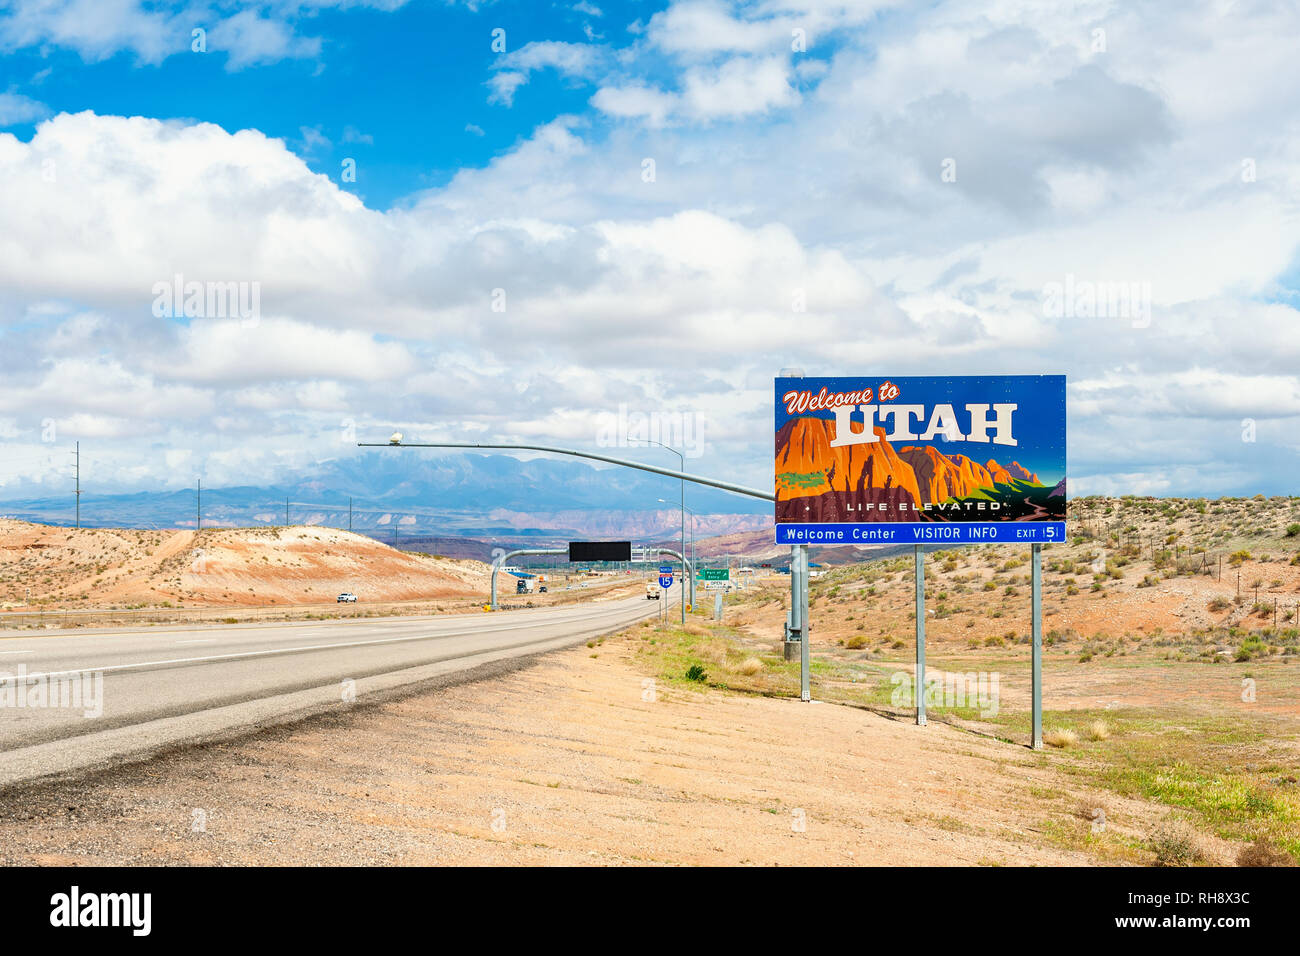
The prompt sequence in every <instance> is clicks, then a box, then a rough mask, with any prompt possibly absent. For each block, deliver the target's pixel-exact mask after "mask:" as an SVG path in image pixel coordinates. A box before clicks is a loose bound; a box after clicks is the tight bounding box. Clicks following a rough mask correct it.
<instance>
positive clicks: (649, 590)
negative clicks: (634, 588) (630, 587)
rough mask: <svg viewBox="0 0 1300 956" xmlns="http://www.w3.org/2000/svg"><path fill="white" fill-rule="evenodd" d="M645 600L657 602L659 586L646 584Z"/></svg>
mask: <svg viewBox="0 0 1300 956" xmlns="http://www.w3.org/2000/svg"><path fill="white" fill-rule="evenodd" d="M645 598H646V600H647V601H658V600H659V585H657V584H647V585H646V586H645Z"/></svg>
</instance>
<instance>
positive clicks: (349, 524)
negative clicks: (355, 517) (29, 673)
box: [348, 495, 352, 531]
mask: <svg viewBox="0 0 1300 956" xmlns="http://www.w3.org/2000/svg"><path fill="white" fill-rule="evenodd" d="M348 530H349V531H351V530H352V496H351V495H349V496H348Z"/></svg>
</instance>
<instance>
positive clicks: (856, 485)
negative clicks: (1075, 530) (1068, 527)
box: [776, 375, 1065, 544]
mask: <svg viewBox="0 0 1300 956" xmlns="http://www.w3.org/2000/svg"><path fill="white" fill-rule="evenodd" d="M776 540H777V543H778V544H859V543H884V544H888V543H897V544H904V543H908V544H912V543H918V542H951V543H963V542H967V543H969V542H981V541H1024V542H1033V541H1038V542H1044V541H1063V540H1065V376H1064V375H996V376H966V377H959V378H940V377H911V378H778V379H777V380H776Z"/></svg>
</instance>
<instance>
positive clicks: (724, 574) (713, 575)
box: [695, 568, 731, 581]
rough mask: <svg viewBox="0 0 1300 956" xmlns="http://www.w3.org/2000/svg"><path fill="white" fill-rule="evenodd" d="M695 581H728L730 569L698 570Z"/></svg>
mask: <svg viewBox="0 0 1300 956" xmlns="http://www.w3.org/2000/svg"><path fill="white" fill-rule="evenodd" d="M695 580H697V581H730V580H731V569H730V568H700V570H699V573H698V574H697V575H696V577H695Z"/></svg>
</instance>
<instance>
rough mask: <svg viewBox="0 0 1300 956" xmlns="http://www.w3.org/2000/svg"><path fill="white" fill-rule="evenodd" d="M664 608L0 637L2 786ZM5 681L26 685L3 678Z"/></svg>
mask: <svg viewBox="0 0 1300 956" xmlns="http://www.w3.org/2000/svg"><path fill="white" fill-rule="evenodd" d="M658 603H659V602H655V601H647V600H646V599H645V597H644V596H643V595H641V596H637V597H631V598H618V599H606V600H594V601H591V602H584V603H581V604H565V605H559V606H555V607H542V608H531V609H527V610H518V611H498V612H495V613H490V614H489V613H482V612H480V613H477V614H466V615H437V616H432V617H396V618H377V619H362V620H341V621H328V622H292V623H284V622H280V623H268V624H241V625H203V626H176V627H151V628H143V629H121V628H119V629H112V630H104V631H101V632H98V633H86V632H84V631H76V632H65V633H62V634H59V635H54V636H41V637H0V785H3V784H7V783H13V782H15V781H18V780H23V779H29V778H31V777H34V776H43V775H46V774H50V773H59V772H66V771H69V770H74V769H80V768H85V767H90V766H94V765H98V764H110V763H113V762H114V761H116V760H120V759H122V758H125V757H127V756H131V755H140V754H142V753H145V752H147V751H149V750H151V749H158V748H160V747H163V746H171V745H175V744H177V743H181V742H184V741H186V740H193V739H197V738H202V737H205V736H210V735H213V734H216V733H219V732H224V731H230V730H232V729H236V728H240V727H247V726H250V725H260V724H265V723H269V722H274V721H276V720H277V719H284V718H286V717H289V716H293V715H299V714H305V713H309V712H311V711H312V710H317V709H320V708H322V707H328V706H340V705H344V706H346V705H347V703H348V694H349V693H355V695H356V696H357V698H358V699H362V698H363V697H364V695H365V694H366V693H368V692H374V691H377V690H387V689H392V688H395V687H399V686H403V685H406V684H411V683H417V682H420V681H423V680H427V679H430V678H434V677H439V676H442V675H446V674H448V673H451V672H454V671H456V670H461V669H469V668H473V667H476V666H479V665H482V664H486V663H491V662H494V661H501V660H505V659H508V658H512V657H520V656H526V655H529V654H535V653H538V652H541V651H545V650H550V649H553V648H557V647H562V646H565V645H566V644H572V643H576V642H578V641H581V640H585V639H588V638H591V637H594V636H597V635H600V634H606V633H609V632H612V631H615V630H619V629H621V628H623V627H625V626H627V625H629V624H631V623H634V622H635V621H637V620H640V619H642V618H644V617H646V616H649V615H651V614H654V613H655V612H656V611H657V610H658ZM6 674H8V675H22V678H23V679H22V680H11V681H8V682H2V679H3V678H4V677H5V676H6ZM100 681H102V684H101V683H99V682H100ZM345 682H346V683H345ZM41 684H44V685H45V688H46V695H45V696H46V700H45V702H44V703H42V701H41V698H40V690H39V687H38V685H41ZM74 688H75V689H76V690H77V691H79V692H80V694H81V697H80V700H78V701H77V702H76V705H75V706H72V705H71V700H70V697H71V695H72V693H73V690H74ZM100 688H102V690H101V689H100ZM6 690H8V694H6ZM20 695H21V696H22V697H23V705H21V706H20V705H19V704H18V698H19V696H20ZM61 695H63V696H61ZM60 697H61V699H60V700H59V701H58V703H59V706H52V705H51V702H52V701H54V699H55V698H60Z"/></svg>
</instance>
